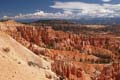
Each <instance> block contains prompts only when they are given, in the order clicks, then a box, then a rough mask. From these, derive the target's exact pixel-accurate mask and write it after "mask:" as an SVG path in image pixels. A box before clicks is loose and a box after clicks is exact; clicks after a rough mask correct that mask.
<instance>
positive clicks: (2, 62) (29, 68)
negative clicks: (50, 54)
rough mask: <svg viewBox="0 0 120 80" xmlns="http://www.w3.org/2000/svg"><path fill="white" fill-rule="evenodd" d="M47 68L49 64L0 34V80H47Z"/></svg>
mask: <svg viewBox="0 0 120 80" xmlns="http://www.w3.org/2000/svg"><path fill="white" fill-rule="evenodd" d="M28 62H33V63H35V64H37V65H28ZM48 67H50V62H47V61H45V60H43V58H40V57H38V56H36V55H35V54H34V53H32V52H31V51H29V50H28V49H27V48H25V47H23V46H22V45H21V44H19V43H18V42H16V41H15V40H14V39H12V38H11V37H10V36H8V35H6V34H5V33H3V32H0V80H49V79H47V78H46V76H45V73H46V71H47V68H48Z"/></svg>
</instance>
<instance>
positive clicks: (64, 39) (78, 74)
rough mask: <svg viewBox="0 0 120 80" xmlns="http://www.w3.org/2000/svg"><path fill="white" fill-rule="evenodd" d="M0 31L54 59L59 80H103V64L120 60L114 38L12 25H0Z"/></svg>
mask: <svg viewBox="0 0 120 80" xmlns="http://www.w3.org/2000/svg"><path fill="white" fill-rule="evenodd" d="M11 24H12V25H11ZM3 25H4V26H3ZM0 30H1V31H4V32H6V33H7V34H9V35H11V36H12V37H13V38H14V39H16V40H17V41H18V42H20V43H21V44H22V45H24V46H25V47H27V48H28V49H30V50H31V51H33V52H34V53H35V54H36V55H44V56H47V57H48V58H50V59H51V60H53V63H52V64H51V65H52V70H53V71H54V72H56V74H57V75H58V76H59V78H60V80H63V79H65V80H92V79H93V80H95V79H96V80H97V78H98V76H99V80H103V79H102V77H104V76H102V73H104V72H103V71H105V70H104V69H105V68H104V67H105V65H107V64H111V62H116V63H118V62H119V61H120V41H119V39H117V38H116V37H115V36H113V35H108V34H106V35H101V34H97V35H96V34H90V35H86V34H83V33H79V34H75V33H73V32H64V31H56V30H53V29H52V28H51V27H50V26H45V27H43V26H39V27H36V26H31V25H24V24H18V23H15V22H4V23H0ZM82 63H83V64H82ZM88 66H89V67H88ZM102 70H103V71H102ZM114 72H115V71H114ZM118 73H119V72H117V74H118ZM113 76H114V77H115V76H116V75H113ZM105 80H107V79H105ZM113 80H117V79H113Z"/></svg>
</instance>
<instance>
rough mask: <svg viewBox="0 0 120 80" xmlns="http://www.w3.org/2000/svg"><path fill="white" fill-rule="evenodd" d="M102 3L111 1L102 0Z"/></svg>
mask: <svg viewBox="0 0 120 80" xmlns="http://www.w3.org/2000/svg"><path fill="white" fill-rule="evenodd" d="M102 1H103V2H110V1H112V0H102Z"/></svg>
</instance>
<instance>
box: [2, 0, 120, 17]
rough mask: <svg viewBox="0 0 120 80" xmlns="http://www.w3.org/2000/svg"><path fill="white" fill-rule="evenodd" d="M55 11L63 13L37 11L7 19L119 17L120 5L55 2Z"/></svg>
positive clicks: (53, 6)
mask: <svg viewBox="0 0 120 80" xmlns="http://www.w3.org/2000/svg"><path fill="white" fill-rule="evenodd" d="M50 7H51V8H54V9H61V10H62V11H63V12H55V13H50V12H44V11H41V10H40V11H36V12H34V13H28V14H18V15H16V16H13V17H8V16H4V17H5V18H14V19H26V18H27V19H28V18H48V19H79V18H81V17H119V16H120V4H107V3H106V4H91V3H84V2H55V4H54V5H52V6H50Z"/></svg>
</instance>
